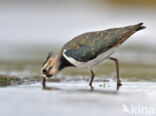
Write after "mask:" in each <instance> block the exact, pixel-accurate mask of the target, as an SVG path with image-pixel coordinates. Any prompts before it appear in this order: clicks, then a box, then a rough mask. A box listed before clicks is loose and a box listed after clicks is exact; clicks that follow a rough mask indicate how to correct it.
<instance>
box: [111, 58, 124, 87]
mask: <svg viewBox="0 0 156 116" xmlns="http://www.w3.org/2000/svg"><path fill="white" fill-rule="evenodd" d="M110 60H113V61H114V62H115V64H116V73H117V90H119V87H120V86H121V85H122V84H121V81H120V78H119V62H118V59H117V58H112V57H111V58H110Z"/></svg>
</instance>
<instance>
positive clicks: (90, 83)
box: [89, 69, 94, 88]
mask: <svg viewBox="0 0 156 116" xmlns="http://www.w3.org/2000/svg"><path fill="white" fill-rule="evenodd" d="M90 73H91V80H90V82H89V86H90V87H91V88H93V86H92V82H93V80H94V72H93V71H92V69H91V70H90Z"/></svg>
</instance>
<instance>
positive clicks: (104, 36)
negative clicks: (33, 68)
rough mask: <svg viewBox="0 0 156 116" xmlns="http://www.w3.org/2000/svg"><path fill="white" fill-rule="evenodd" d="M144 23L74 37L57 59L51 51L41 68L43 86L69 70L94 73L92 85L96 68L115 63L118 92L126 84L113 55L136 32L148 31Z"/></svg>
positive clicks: (90, 84)
mask: <svg viewBox="0 0 156 116" xmlns="http://www.w3.org/2000/svg"><path fill="white" fill-rule="evenodd" d="M145 28H146V27H145V26H143V23H139V24H135V25H130V26H124V27H119V28H111V29H107V30H102V31H94V32H86V33H83V34H80V35H78V36H76V37H74V38H73V39H72V40H70V41H69V42H67V43H66V44H65V45H64V46H63V47H62V49H61V51H60V52H59V53H58V55H56V56H55V57H53V54H52V53H51V52H49V55H48V57H47V59H46V61H45V62H44V63H43V65H42V68H41V74H42V76H43V82H42V84H43V86H44V87H45V82H46V80H47V78H49V77H52V76H54V75H56V74H57V73H59V72H60V71H62V69H64V68H66V67H71V66H72V67H76V68H84V69H88V70H89V71H90V73H91V79H90V82H89V86H90V87H93V86H92V82H93V80H94V76H95V75H94V71H93V67H94V66H96V65H98V64H102V63H103V62H104V61H105V60H112V61H113V62H115V64H116V78H117V90H118V89H119V87H120V86H121V85H122V84H121V80H120V77H119V61H118V59H117V58H114V57H112V56H111V55H112V54H113V53H115V52H116V51H117V50H118V49H119V47H120V46H121V44H122V43H124V42H125V41H126V40H127V39H128V38H129V37H130V36H131V35H133V34H134V33H135V32H137V31H139V30H142V29H145Z"/></svg>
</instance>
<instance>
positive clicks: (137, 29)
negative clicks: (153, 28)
mask: <svg viewBox="0 0 156 116" xmlns="http://www.w3.org/2000/svg"><path fill="white" fill-rule="evenodd" d="M143 24H144V23H139V24H137V25H135V26H136V31H139V30H142V29H145V28H146V27H145V26H143Z"/></svg>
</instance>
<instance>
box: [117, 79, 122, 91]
mask: <svg viewBox="0 0 156 116" xmlns="http://www.w3.org/2000/svg"><path fill="white" fill-rule="evenodd" d="M120 86H122V84H121V81H120V80H118V81H117V90H119V88H120Z"/></svg>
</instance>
